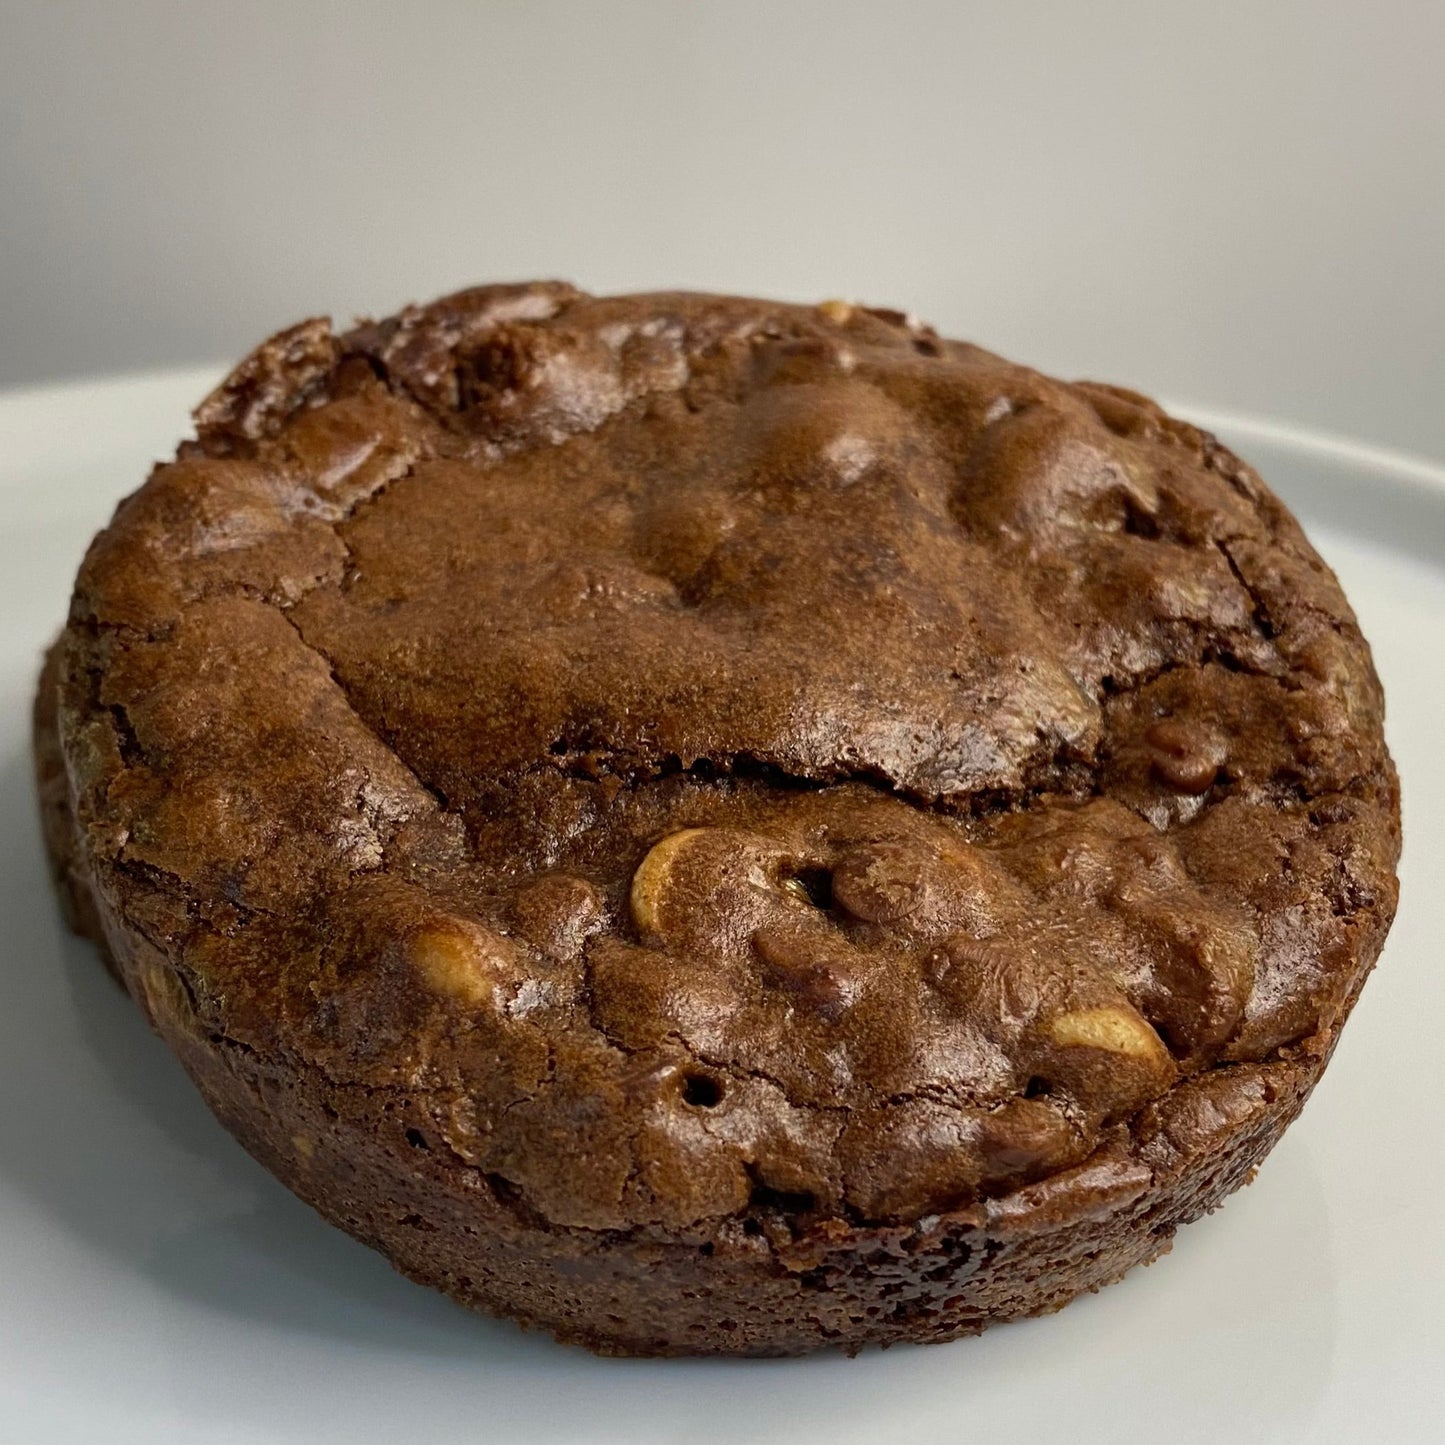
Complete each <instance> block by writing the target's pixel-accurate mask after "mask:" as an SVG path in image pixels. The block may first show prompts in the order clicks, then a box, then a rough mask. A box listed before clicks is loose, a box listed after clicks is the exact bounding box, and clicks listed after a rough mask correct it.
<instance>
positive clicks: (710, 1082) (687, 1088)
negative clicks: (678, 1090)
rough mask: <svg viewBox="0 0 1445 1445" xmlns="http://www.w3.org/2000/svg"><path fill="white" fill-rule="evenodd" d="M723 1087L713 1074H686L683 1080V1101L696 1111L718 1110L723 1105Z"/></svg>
mask: <svg viewBox="0 0 1445 1445" xmlns="http://www.w3.org/2000/svg"><path fill="white" fill-rule="evenodd" d="M722 1098H723V1087H722V1084H721V1083H719V1082H718V1080H717V1079H715V1078H713V1076H712V1075H711V1074H686V1075H684V1076H683V1080H682V1099H683V1102H684V1103H685V1104H691V1105H692V1106H693V1107H694V1108H696V1109H716V1108H717V1106H718V1105H719V1104H721V1103H722Z"/></svg>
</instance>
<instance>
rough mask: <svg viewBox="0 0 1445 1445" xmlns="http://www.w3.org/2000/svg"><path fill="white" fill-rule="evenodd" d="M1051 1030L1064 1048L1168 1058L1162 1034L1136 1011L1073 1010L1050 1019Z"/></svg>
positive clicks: (1136, 1056)
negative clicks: (1160, 1037) (1161, 1040)
mask: <svg viewBox="0 0 1445 1445" xmlns="http://www.w3.org/2000/svg"><path fill="white" fill-rule="evenodd" d="M1047 1029H1048V1034H1049V1037H1050V1038H1051V1039H1052V1040H1053V1041H1054V1042H1055V1043H1056V1044H1060V1045H1062V1046H1063V1047H1064V1048H1086V1049H1102V1050H1103V1051H1104V1052H1106V1053H1111V1054H1124V1055H1127V1056H1128V1057H1130V1058H1137V1059H1148V1058H1160V1059H1162V1060H1167V1058H1168V1051H1167V1050H1166V1049H1165V1047H1164V1045H1163V1043H1161V1042H1160V1039H1159V1035H1158V1034H1156V1033H1155V1032H1154V1030H1153V1029H1152V1028H1150V1027H1149V1024H1148V1022H1147V1021H1146V1020H1145V1019H1144V1018H1142V1017H1141V1016H1140V1015H1139V1014H1137V1013H1134V1012H1133V1011H1132V1010H1131V1011H1128V1012H1126V1011H1125V1010H1124V1009H1120V1008H1089V1009H1073V1010H1071V1011H1070V1012H1068V1013H1062V1014H1058V1015H1056V1016H1055V1017H1054V1018H1052V1019H1050V1021H1049V1023H1048V1026H1047Z"/></svg>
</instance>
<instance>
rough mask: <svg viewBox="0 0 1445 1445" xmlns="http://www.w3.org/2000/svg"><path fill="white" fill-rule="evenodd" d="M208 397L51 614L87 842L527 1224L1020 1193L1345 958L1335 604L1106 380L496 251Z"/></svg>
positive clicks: (1345, 820) (1165, 1102)
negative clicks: (63, 618) (617, 290)
mask: <svg viewBox="0 0 1445 1445" xmlns="http://www.w3.org/2000/svg"><path fill="white" fill-rule="evenodd" d="M196 419H197V439H196V440H195V441H193V442H188V443H186V444H184V445H183V446H182V447H181V449H180V452H179V454H178V456H177V458H176V460H175V461H173V462H171V463H168V464H166V465H163V466H161V467H159V468H158V469H157V470H156V471H155V473H154V474H153V475H152V477H151V479H150V480H149V482H148V483H147V484H146V485H145V486H144V487H143V488H142V489H141V490H140V491H139V492H137V493H136V494H135V495H134V496H132V497H131V498H129V499H128V500H127V501H125V502H124V503H122V505H121V507H120V508H119V510H118V511H117V513H116V516H115V518H114V520H113V522H112V523H111V525H110V526H109V527H108V528H107V529H106V531H105V532H103V533H102V534H101V535H100V536H99V537H98V538H97V539H96V541H95V543H94V544H93V546H92V548H91V550H90V552H89V554H88V556H87V558H86V560H85V563H84V565H83V567H82V570H81V573H80V577H79V579H78V582H77V587H76V592H75V598H74V602H73V606H72V610H71V617H70V622H69V625H68V627H67V630H66V632H65V634H64V636H63V638H62V641H61V643H60V647H59V654H58V674H57V680H56V681H55V683H54V685H55V687H56V688H57V695H58V698H59V732H60V740H61V744H62V748H63V753H64V758H65V769H66V779H67V782H66V788H67V805H66V806H67V818H68V825H67V826H68V827H69V828H70V829H71V836H70V842H69V843H68V845H67V847H66V850H65V851H67V852H68V854H69V855H70V857H71V859H72V862H71V865H70V866H71V868H72V871H73V873H74V874H75V876H76V877H77V879H79V880H80V881H81V883H82V885H83V886H84V888H86V889H87V890H89V892H90V893H91V894H93V896H94V899H95V906H96V907H97V908H98V910H99V912H100V914H101V916H102V917H103V918H105V919H106V920H107V924H106V926H107V928H108V929H110V930H114V929H125V930H130V931H132V932H133V933H134V934H135V935H136V936H137V937H138V938H140V939H143V940H144V942H145V944H146V946H147V947H148V948H150V949H152V950H153V951H154V953H155V954H156V955H157V956H158V957H160V958H163V959H164V960H165V962H166V965H167V967H168V968H170V969H171V970H173V974H174V978H175V980H176V981H177V983H178V986H179V988H180V989H181V990H182V994H183V999H184V1002H185V1005H186V1007H187V1008H188V1009H189V1010H190V1011H191V1013H192V1014H193V1015H194V1020H195V1022H194V1027H195V1029H196V1030H197V1031H198V1032H199V1033H201V1034H203V1035H205V1036H207V1037H209V1038H211V1039H212V1040H213V1041H214V1042H215V1043H216V1044H217V1046H222V1045H225V1044H234V1045H235V1046H236V1047H238V1048H242V1049H245V1050H248V1051H251V1052H252V1053H257V1054H260V1055H264V1056H267V1057H270V1058H274V1059H276V1060H282V1061H285V1067H286V1068H289V1069H293V1070H309V1071H314V1072H315V1073H316V1074H317V1075H318V1076H319V1077H320V1078H322V1079H324V1080H325V1081H326V1084H327V1086H328V1087H333V1088H336V1089H340V1090H347V1089H354V1090H363V1091H367V1090H369V1091H377V1090H396V1091H401V1092H402V1093H404V1094H405V1095H406V1097H407V1098H408V1100H409V1101H410V1102H411V1104H412V1105H414V1106H415V1107H416V1108H418V1109H419V1110H420V1113H421V1114H422V1115H423V1116H425V1118H426V1120H427V1121H428V1124H427V1132H428V1135H429V1137H430V1138H431V1139H432V1140H433V1143H432V1146H431V1147H432V1149H433V1151H435V1150H437V1149H440V1150H443V1151H444V1152H445V1154H446V1156H447V1158H448V1159H449V1160H450V1161H451V1162H452V1163H453V1164H454V1165H455V1167H457V1168H460V1169H466V1170H472V1171H476V1174H477V1177H479V1178H481V1179H483V1180H485V1181H486V1182H487V1187H488V1188H490V1189H492V1190H493V1191H495V1192H497V1193H498V1196H499V1197H502V1198H505V1199H506V1200H507V1202H508V1203H509V1205H510V1206H512V1207H514V1208H515V1209H518V1210H522V1211H524V1212H525V1215H526V1218H527V1219H528V1220H529V1221H531V1222H532V1223H533V1224H534V1225H535V1226H536V1227H537V1228H543V1229H546V1228H557V1229H564V1230H582V1231H610V1232H616V1231H632V1232H637V1231H654V1232H656V1231H662V1232H667V1231H691V1232H693V1234H695V1235H697V1237H698V1238H702V1237H704V1236H705V1235H706V1233H707V1231H709V1230H713V1229H718V1228H721V1227H722V1226H723V1224H724V1223H725V1222H727V1221H732V1222H734V1223H735V1222H737V1221H741V1220H745V1219H757V1218H762V1217H766V1218H767V1220H768V1221H769V1224H768V1227H769V1228H772V1227H773V1226H774V1225H776V1223H777V1221H778V1220H784V1221H786V1224H787V1228H788V1229H789V1230H791V1231H794V1232H798V1231H806V1230H807V1229H809V1228H812V1227H815V1226H818V1225H819V1224H820V1223H824V1222H827V1221H843V1222H846V1223H847V1224H849V1225H850V1226H853V1227H866V1226H875V1225H876V1226H899V1225H907V1224H914V1223H917V1222H918V1221H919V1220H921V1219H924V1218H926V1217H929V1216H933V1215H937V1214H938V1213H939V1212H941V1211H949V1210H953V1211H958V1210H967V1209H970V1208H973V1207H975V1206H979V1205H982V1204H987V1203H988V1202H989V1201H1009V1200H1013V1201H1015V1203H1014V1204H1010V1205H1007V1206H1006V1208H1016V1207H1018V1206H1017V1201H1018V1200H1019V1199H1021V1198H1024V1197H1025V1196H1024V1195H1023V1194H1021V1193H1020V1191H1025V1190H1027V1189H1028V1188H1029V1187H1033V1186H1038V1185H1039V1183H1040V1181H1047V1180H1049V1179H1051V1178H1053V1177H1054V1176H1057V1175H1062V1174H1064V1173H1066V1172H1067V1171H1070V1170H1077V1169H1079V1168H1081V1167H1085V1166H1088V1164H1089V1161H1090V1160H1092V1159H1095V1158H1097V1157H1098V1156H1099V1155H1100V1151H1103V1150H1107V1149H1110V1148H1116V1147H1119V1148H1123V1150H1124V1152H1125V1153H1126V1154H1127V1153H1131V1151H1132V1155H1133V1156H1136V1157H1144V1156H1146V1155H1147V1153H1148V1149H1150V1148H1153V1149H1156V1150H1157V1148H1158V1147H1159V1146H1158V1145H1157V1143H1154V1144H1148V1145H1147V1147H1146V1143H1145V1142H1144V1141H1145V1136H1146V1135H1147V1137H1148V1138H1149V1139H1154V1138H1155V1137H1156V1134H1157V1128H1156V1124H1157V1120H1158V1119H1159V1118H1160V1117H1163V1115H1164V1114H1168V1112H1169V1108H1170V1105H1169V1101H1170V1099H1171V1098H1173V1097H1175V1096H1178V1097H1180V1098H1184V1097H1186V1096H1187V1097H1188V1098H1189V1099H1197V1098H1200V1097H1203V1095H1202V1093H1201V1092H1200V1085H1201V1081H1203V1080H1205V1079H1207V1078H1208V1077H1209V1076H1211V1075H1212V1074H1219V1075H1220V1076H1221V1077H1223V1076H1226V1075H1228V1074H1229V1071H1230V1070H1231V1069H1235V1068H1238V1067H1242V1066H1256V1065H1268V1064H1271V1063H1275V1062H1279V1061H1281V1060H1285V1061H1288V1060H1291V1059H1295V1058H1300V1057H1318V1056H1322V1055H1323V1053H1324V1052H1325V1051H1326V1050H1327V1048H1328V1046H1329V1044H1330V1043H1331V1042H1332V1039H1333V1036H1334V1031H1335V1029H1336V1028H1337V1025H1338V1023H1339V1022H1340V1020H1341V1018H1342V1017H1343V1013H1344V1012H1345V1011H1346V1010H1347V1008H1348V1005H1349V1002H1350V1001H1351V1000H1352V999H1353V997H1354V995H1355V993H1356V991H1357V989H1358V987H1359V984H1360V982H1361V981H1362V978H1363V975H1364V973H1365V972H1366V971H1367V970H1368V968H1369V966H1370V964H1371V963H1372V962H1373V960H1374V957H1375V954H1376V953H1377V952H1378V949H1379V946H1380V943H1381V941H1382V939H1383V934H1384V930H1385V928H1386V927H1387V926H1388V922H1389V919H1390V917H1391V915H1392V913H1393V908H1394V898H1395V891H1394V890H1395V882H1394V877H1393V866H1394V862H1395V859H1396V856H1397V854H1398V805H1397V799H1396V792H1395V784H1394V775H1393V771H1392V768H1391V765H1390V762H1389V758H1388V755H1387V753H1386V751H1385V747H1384V742H1383V737H1382V730H1381V718H1382V700H1381V696H1380V690H1379V685H1378V682H1377V680H1376V678H1375V675H1374V672H1373V669H1372V667H1371V663H1370V658H1369V653H1368V650H1367V648H1366V646H1365V644H1364V641H1363V639H1362V638H1361V636H1360V633H1359V630H1358V627H1357V625H1356V623H1355V620H1354V617H1353V615H1352V613H1351V612H1350V609H1349V607H1348V605H1347V603H1346V602H1345V600H1344V598H1343V596H1342V595H1341V593H1340V591H1339V588H1338V586H1337V584H1336V583H1335V580H1334V578H1333V577H1332V576H1331V575H1330V573H1329V572H1328V570H1327V569H1326V568H1325V567H1324V565H1323V564H1322V563H1321V562H1320V560H1319V559H1318V557H1317V556H1316V555H1315V553H1314V552H1313V550H1312V549H1311V548H1310V546H1309V544H1308V543H1307V542H1306V540H1305V539H1304V537H1303V535H1302V534H1301V532H1300V530H1299V528H1298V527H1297V525H1296V524H1295V523H1294V521H1293V520H1292V519H1291V518H1290V516H1289V515H1288V514H1287V513H1286V512H1285V510H1284V509H1283V508H1282V507H1281V506H1280V504H1279V503H1278V502H1277V501H1276V500H1275V499H1274V497H1273V496H1272V495H1271V494H1270V493H1269V492H1268V490H1267V489H1266V488H1265V487H1264V485H1263V484H1262V483H1261V482H1260V480H1259V479H1258V477H1256V476H1255V474H1254V473H1253V472H1252V471H1251V470H1250V469H1249V468H1248V467H1247V466H1245V465H1244V464H1243V463H1241V462H1240V461H1238V460H1237V459H1236V458H1234V457H1233V456H1232V455H1230V454H1229V453H1228V452H1227V451H1225V450H1224V449H1223V448H1222V447H1221V446H1219V445H1218V443H1216V442H1215V441H1214V440H1213V439H1212V438H1210V437H1209V436H1207V435H1206V434H1204V433H1201V432H1199V431H1197V430H1195V429H1194V428H1192V427H1190V426H1188V425H1186V424H1184V423H1182V422H1178V421H1176V420H1173V419H1171V418H1169V417H1167V416H1166V415H1165V414H1164V413H1163V412H1161V411H1160V410H1159V409H1158V408H1157V407H1156V406H1155V405H1154V404H1153V403H1151V402H1149V401H1147V400H1146V399H1145V398H1142V397H1139V396H1137V395H1134V394H1132V393H1128V392H1123V391H1120V390H1118V389H1115V388H1110V387H1104V386H1098V385H1091V384H1077V385H1070V384H1065V383H1062V382H1058V381H1054V380H1051V379H1049V378H1046V377H1044V376H1041V375H1039V374H1038V373H1036V372H1034V371H1032V370H1029V369H1028V368H1025V367H1021V366H1016V365H1013V364H1010V363H1008V362H1005V361H1003V360H1001V359H1000V358H998V357H995V356H993V355H991V354H989V353H987V352H984V351H981V350H979V349H978V348H976V347H973V346H969V345H965V344H962V343H957V342H952V341H946V340H943V339H941V338H939V337H938V336H936V335H935V334H934V333H933V332H932V331H931V330H929V329H928V328H926V327H923V326H921V325H919V324H917V323H915V322H913V321H912V320H910V319H909V318H906V317H903V316H901V315H899V314H897V313H893V312H885V311H874V310H869V309H866V308H861V307H852V306H845V305H841V304H838V303H827V304H825V305H824V306H821V307H816V308H812V307H801V306H785V305H781V304H773V303H768V302H761V301H744V300H737V299H731V298H719V297H708V296H697V295H684V294H666V295H656V296H639V297H616V298H594V297H590V296H586V295H583V294H581V293H579V292H577V291H575V290H573V289H572V288H570V287H568V286H564V285H559V284H538V285H529V286H516V287H484V288H479V289H476V290H473V291H469V292H463V293H461V294H459V295H457V296H453V297H449V298H445V299H444V300H442V301H439V302H436V303H434V304H433V305H431V306H428V307H418V308H411V309H409V310H407V311H405V312H403V313H402V314H401V315H400V316H398V317H396V318H393V319H391V320H389V321H385V322H381V323H377V324H368V325H364V326H361V327H359V328H357V329H356V330H354V331H352V332H349V333H346V334H344V335H335V334H333V332H332V330H331V328H330V326H329V325H328V324H327V323H325V322H321V321H314V322H307V323H303V324H302V325H300V326H298V327H296V328H293V329H292V330H291V331H289V332H286V333H282V334H281V335H280V336H278V337H276V338H273V340H272V341H270V342H268V343H266V344H265V345H264V346H263V347H261V348H260V349H259V350H258V351H257V352H256V353H254V354H253V355H252V356H251V357H250V358H248V359H247V361H246V362H244V363H243V364H242V365H241V366H240V367H239V368H238V369H237V370H236V371H235V372H234V373H233V374H232V376H231V377H230V378H228V380H227V381H226V382H225V383H224V384H223V385H222V386H221V388H220V389H219V390H218V391H217V392H216V393H214V394H213V395H212V396H211V397H210V398H208V399H207V400H206V401H205V402H204V403H203V404H202V405H201V407H200V408H199V409H198V411H197V413H196ZM1181 1090H1186V1091H1191V1092H1187V1095H1186V1094H1180V1093H1179V1091H1181ZM1182 1109H1183V1106H1182V1105H1181V1106H1180V1110H1178V1111H1176V1112H1180V1113H1181V1116H1182ZM1161 1111H1163V1114H1161ZM1170 1117H1172V1115H1171V1116H1170ZM1146 1119H1148V1120H1153V1121H1156V1123H1155V1124H1151V1125H1150V1126H1149V1129H1154V1130H1155V1132H1154V1133H1149V1129H1143V1130H1142V1132H1141V1124H1140V1121H1141V1120H1146ZM1191 1127H1194V1126H1193V1125H1191ZM1198 1127H1199V1128H1200V1129H1202V1128H1204V1127H1205V1126H1204V1125H1203V1124H1200V1125H1199V1126H1198ZM1120 1141H1123V1143H1122V1144H1121V1143H1120ZM1132 1167H1137V1166H1132ZM1131 1177H1132V1176H1131ZM1002 1207H1005V1206H1001V1208H1002ZM698 1231H701V1232H702V1233H701V1234H698ZM689 1237H692V1236H691V1235H690V1236H689Z"/></svg>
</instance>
